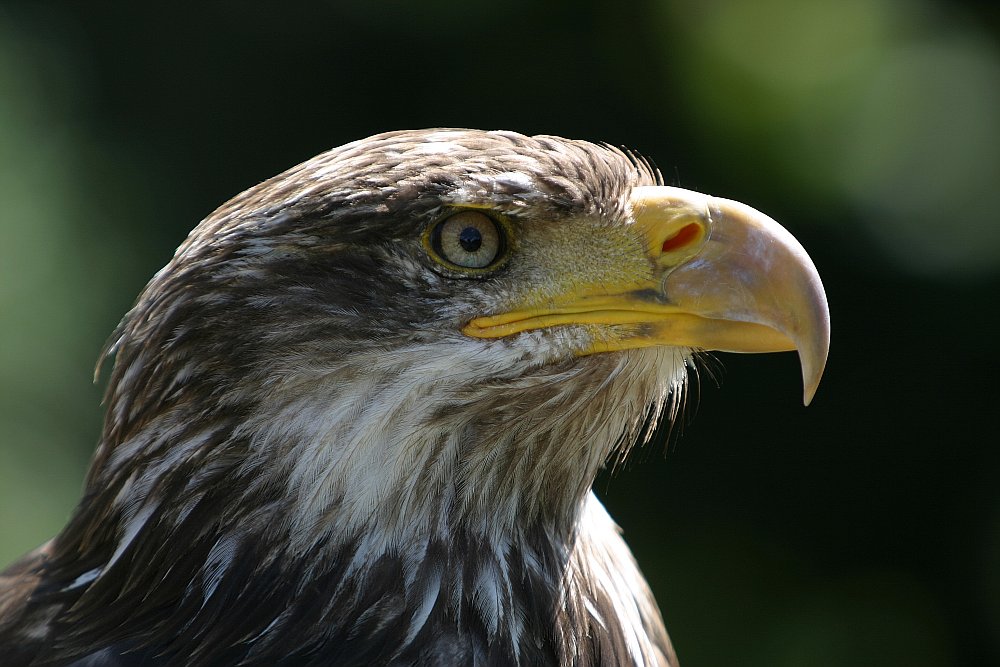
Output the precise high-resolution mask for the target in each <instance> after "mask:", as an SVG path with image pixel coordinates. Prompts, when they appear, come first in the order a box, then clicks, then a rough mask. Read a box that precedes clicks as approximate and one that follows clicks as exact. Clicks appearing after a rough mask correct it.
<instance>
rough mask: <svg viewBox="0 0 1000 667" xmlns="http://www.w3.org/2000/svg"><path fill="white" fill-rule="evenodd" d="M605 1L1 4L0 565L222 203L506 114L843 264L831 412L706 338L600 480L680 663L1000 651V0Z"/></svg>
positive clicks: (766, 359)
mask: <svg viewBox="0 0 1000 667" xmlns="http://www.w3.org/2000/svg"><path fill="white" fill-rule="evenodd" d="M620 4H624V3H610V2H607V3H605V2H599V1H597V0H587V1H581V0H574V1H572V2H569V1H562V0H560V1H557V2H548V3H539V2H535V1H534V0H508V1H507V2H503V3H496V2H494V3H473V2H459V1H458V0H455V1H448V0H428V1H426V2H423V3H419V4H417V3H405V2H393V3H388V2H376V1H368V0H365V1H363V0H354V1H350V2H340V3H333V2H329V3H320V2H306V3H281V4H275V5H272V6H270V7H267V8H264V7H257V6H256V5H253V4H251V3H246V2H235V1H230V2H217V3H211V4H205V5H203V6H199V7H198V9H196V10H191V11H183V10H180V9H164V8H163V7H161V6H154V5H149V6H140V5H139V3H114V4H104V5H97V4H92V3H72V2H68V1H65V2H49V3H46V4H45V5H44V6H42V5H41V3H37V4H28V3H23V4H22V3H17V2H11V1H10V0H5V1H3V2H0V565H3V564H6V563H7V562H9V561H11V560H13V559H14V558H16V557H17V556H18V555H19V554H21V553H22V552H25V551H27V550H29V549H31V548H33V547H35V546H37V545H38V544H39V543H41V542H43V541H44V540H46V539H48V538H49V537H51V536H52V535H53V534H54V533H55V532H56V531H57V530H58V529H59V528H60V527H61V526H62V524H63V523H64V522H65V520H66V518H67V516H68V514H69V512H70V511H71V509H72V507H73V505H74V503H75V501H76V499H77V496H78V494H79V491H80V488H81V483H82V479H83V475H84V471H85V469H86V465H87V461H88V459H89V456H90V454H91V452H92V449H93V447H94V444H95V443H96V440H97V437H98V432H99V427H100V419H101V410H100V407H99V401H100V394H101V388H100V385H98V386H94V385H93V384H92V383H91V373H92V369H93V363H94V361H95V359H96V357H97V353H98V351H99V349H100V347H101V345H102V344H103V342H104V340H105V338H106V336H107V335H108V334H109V333H110V331H111V330H112V328H113V327H114V325H115V324H116V323H117V321H118V319H119V318H120V316H121V315H122V314H123V313H124V312H125V311H126V310H127V309H128V308H129V306H130V305H131V303H132V300H133V299H134V297H135V295H136V294H137V293H138V292H139V290H140V289H141V288H142V286H143V285H144V284H145V282H146V281H147V280H148V279H149V277H150V276H151V275H152V274H153V273H154V272H155V271H156V270H158V269H159V268H160V267H161V266H162V265H163V264H164V263H165V262H166V261H167V260H168V259H169V257H170V255H171V254H172V252H173V249H174V248H175V247H176V246H177V244H178V243H180V241H181V240H182V239H183V238H184V236H185V235H186V234H187V232H188V231H189V230H190V229H191V228H192V227H193V226H194V225H195V224H196V223H197V222H198V221H199V220H200V219H201V218H203V217H204V216H206V215H207V214H208V213H210V212H211V211H212V210H213V209H214V208H215V207H216V206H217V205H219V204H221V203H222V202H223V201H225V200H226V199H228V198H229V197H230V196H232V195H234V194H235V193H237V192H239V191H240V190H242V189H244V188H246V187H249V186H251V185H253V184H255V183H257V182H259V181H261V180H263V179H265V178H267V177H269V176H272V175H273V174H275V173H277V172H279V171H281V170H283V169H285V168H287V167H289V166H291V165H293V164H296V163H298V162H300V161H302V160H304V159H307V158H309V157H311V156H312V155H314V154H316V153H319V152H320V151H322V150H325V149H327V148H330V147H333V146H336V145H339V144H342V143H345V142H347V141H351V140H354V139H358V138H362V137H365V136H368V135H370V134H373V133H376V132H381V131H384V130H390V129H401V128H418V127H431V126H460V127H479V128H485V129H498V128H500V129H513V130H518V131H520V132H524V133H527V134H534V133H552V134H559V135H562V136H567V137H571V138H578V139H590V140H595V141H607V142H609V143H612V144H616V145H623V146H626V147H628V148H632V149H635V150H637V151H639V152H641V153H642V154H644V155H646V156H647V157H648V158H650V159H651V160H652V161H653V162H654V163H655V164H656V165H657V166H658V167H659V168H660V169H661V171H662V172H663V174H664V176H665V179H666V181H667V182H668V184H671V185H680V186H682V187H686V188H690V189H694V190H699V191H703V192H708V193H711V194H718V195H721V196H726V197H729V198H733V199H738V200H740V201H743V202H746V203H748V204H751V205H753V206H755V207H757V208H759V209H761V210H763V211H765V212H767V213H769V214H770V215H772V216H773V217H775V218H776V219H777V220H779V221H780V222H782V223H783V224H784V225H785V226H786V227H788V228H789V229H790V230H791V231H792V232H793V233H794V234H795V235H796V236H797V237H798V238H799V240H800V241H801V242H802V244H803V245H804V246H805V247H806V248H807V249H808V250H809V252H810V254H811V255H812V257H813V259H814V260H815V262H816V264H817V266H818V267H819V270H820V273H821V275H822V276H823V278H824V281H825V283H826V287H827V291H828V295H829V297H830V306H831V313H832V320H833V344H832V349H831V357H830V363H829V365H828V368H827V373H826V376H825V378H824V381H823V384H822V385H821V386H820V390H819V393H818V395H817V397H816V399H815V401H814V403H813V406H812V407H810V408H808V409H805V408H803V407H802V406H801V404H800V397H801V391H800V385H799V382H800V381H799V371H798V367H797V362H796V359H795V357H794V355H790V354H783V355H759V356H752V357H738V356H735V355H717V358H718V362H717V363H712V364H710V365H709V368H708V369H707V370H705V371H703V372H702V373H701V382H700V384H699V385H698V388H697V389H696V390H695V391H693V392H692V394H693V395H692V400H691V401H689V406H688V410H687V413H686V414H687V418H686V419H685V420H684V423H683V424H682V425H681V426H680V427H678V428H675V429H674V433H673V434H672V435H671V437H670V438H669V439H668V438H667V437H666V434H663V436H664V437H663V438H661V442H660V443H658V444H656V445H653V446H650V447H648V448H646V449H645V450H642V451H640V452H638V453H637V454H636V455H634V456H633V458H632V460H631V462H630V463H629V464H628V465H627V466H626V467H625V469H623V470H619V471H617V472H616V473H615V474H613V475H612V474H606V475H604V476H602V477H601V478H600V479H599V480H598V483H597V490H598V493H599V494H600V495H601V497H602V498H603V499H604V500H605V502H606V504H607V505H608V506H609V509H610V510H611V513H612V515H613V516H615V517H616V519H617V520H618V521H619V523H620V524H621V525H622V527H623V529H624V530H625V535H626V538H627V539H628V541H629V543H630V544H631V546H632V547H633V550H634V551H635V553H636V556H637V558H638V559H639V561H640V563H641V565H642V567H643V569H644V571H645V573H646V574H647V576H648V577H649V579H650V582H651V583H652V585H653V588H654V590H655V591H656V593H657V597H658V599H659V601H660V603H661V607H662V608H663V611H664V616H665V617H666V621H667V626H668V628H669V630H670V632H671V635H672V636H673V639H674V642H675V645H676V647H677V650H678V654H679V656H680V657H681V659H682V661H683V663H684V664H685V666H686V667H691V666H697V665H710V666H711V665H729V664H740V665H761V666H769V667H775V666H777V667H782V666H786V665H787V666H790V667H791V666H797V665H812V666H819V667H825V666H826V665H830V666H833V665H846V664H879V665H890V664H899V665H903V664H905V665H915V666H922V665H935V666H937V665H970V666H971V665H984V664H998V663H1000V482H998V479H1000V449H998V447H997V441H998V438H997V436H996V433H995V430H996V423H997V416H996V415H997V412H996V410H997V406H996V403H997V398H998V397H1000V391H998V389H997V385H996V379H995V378H996V376H997V374H998V373H1000V345H998V329H1000V326H998V325H1000V316H998V314H997V310H996V308H997V301H998V299H1000V214H998V213H997V212H998V211H1000V111H998V109H1000V42H998V39H997V36H998V34H1000V9H997V8H995V7H994V8H992V9H990V8H984V7H981V6H980V5H978V4H971V3H970V4H967V5H963V4H961V3H955V2H947V3H946V2H943V0H942V1H939V2H934V1H932V0H925V1H920V0H910V1H906V2H904V1H902V0H899V1H893V0H840V1H835V0H761V1H759V2H739V1H736V0H712V1H709V2H700V3H694V2H682V1H681V0H659V1H653V0H646V1H644V2H639V3H630V6H629V7H622V6H619V5H620ZM183 548H184V545H178V549H183Z"/></svg>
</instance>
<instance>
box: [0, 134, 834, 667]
mask: <svg viewBox="0 0 1000 667" xmlns="http://www.w3.org/2000/svg"><path fill="white" fill-rule="evenodd" d="M656 183H657V177H656V176H655V175H654V173H653V172H651V170H650V169H649V168H648V167H647V165H646V164H645V163H644V162H642V161H640V160H636V159H634V158H633V157H632V156H630V155H628V154H625V153H622V152H620V151H618V150H615V149H612V148H608V147H606V146H597V145H594V144H590V143H586V142H578V141H568V140H564V139H559V138H554V137H533V138H532V137H525V136H522V135H518V134H515V133H510V132H493V133H486V132H478V131H471V130H429V131H421V132H393V133H388V134H384V135H378V136H376V137H372V138H369V139H366V140H363V141H360V142H355V143H352V144H348V145H346V146H343V147H340V148H337V149H334V150H332V151H330V152H328V153H324V154H322V155H320V156H318V157H316V158H314V159H313V160H310V161H308V162H305V163H303V164H302V165H299V166H297V167H294V168H292V169H291V170H289V171H287V172H285V173H284V174H281V175H279V176H276V177H275V178H273V179H271V180H269V181H267V182H265V183H262V184H261V185H259V186H257V187H255V188H251V189H250V190H247V191H246V192H244V193H242V194H240V195H238V196H237V197H235V198H234V199H232V200H231V201H230V202H228V203H227V204H225V205H223V206H222V207H221V208H219V209H218V210H217V211H216V212H215V213H213V214H212V215H211V216H209V217H208V218H207V219H206V220H205V221H203V222H202V223H201V224H200V225H198V227H197V228H195V230H194V231H193V232H192V233H191V235H190V236H189V238H188V239H187V240H186V241H185V242H184V243H183V244H182V245H181V247H180V248H179V249H178V251H177V254H176V255H175V257H174V258H173V260H172V261H171V262H170V263H169V264H168V265H167V266H166V267H165V268H164V269H163V270H162V271H160V272H159V273H158V274H157V275H156V276H155V277H154V278H153V279H152V280H151V282H150V283H149V285H148V286H147V287H146V288H145V290H144V291H143V292H142V294H141V295H140V297H139V299H138V301H137V303H136V305H135V307H134V308H133V309H132V310H131V311H130V312H129V313H128V314H127V315H126V316H125V318H124V319H123V321H122V323H121V324H120V325H119V327H118V329H117V330H116V332H115V334H114V336H113V337H112V340H111V343H110V345H109V350H108V353H109V355H113V357H114V367H113V370H112V372H111V377H110V380H109V383H108V389H107V394H106V411H107V412H106V418H105V423H104V429H103V433H102V436H101V441H100V445H99V447H98V449H97V452H96V454H95V457H94V461H93V464H92V466H91V469H90V472H89V474H88V477H87V481H86V488H85V492H84V496H83V498H82V500H81V501H80V504H79V506H78V508H77V510H76V512H75V513H74V515H73V517H72V519H71V520H70V522H69V524H68V525H67V527H66V528H65V529H64V530H63V531H62V532H61V533H60V534H59V535H58V536H57V537H56V538H54V539H53V540H52V541H51V542H50V543H48V544H46V545H45V546H43V547H42V548H41V549H39V550H38V551H36V552H34V553H32V554H29V555H28V556H26V557H25V558H24V559H22V560H21V561H19V562H17V563H15V564H14V565H13V566H12V567H11V568H9V569H8V570H7V571H6V572H5V573H4V574H3V575H2V576H0V646H2V647H3V649H4V656H5V657H4V664H8V665H172V664H186V665H228V664H232V665H237V664H239V665H325V664H336V665H390V664H391V665H418V664H419V665H440V664H462V665H464V664H469V665H514V664H520V665H546V664H550V665H579V666H581V667H583V666H586V665H619V664H642V665H649V664H660V665H673V664H676V661H675V658H674V654H673V650H672V648H671V646H670V642H669V640H668V639H667V635H666V632H665V630H664V628H663V623H662V620H661V618H660V614H659V612H658V611H657V607H656V604H655V602H654V601H653V598H652V595H651V594H650V592H649V589H648V587H647V586H646V584H645V582H644V581H643V579H642V577H641V575H640V574H639V571H638V569H637V567H636V565H635V563H634V561H633V560H632V557H631V555H630V554H629V552H628V549H627V547H626V546H625V544H624V542H623V541H622V540H621V538H620V537H619V535H618V532H617V530H616V528H615V527H614V525H613V523H612V522H611V520H610V519H609V518H608V516H607V514H606V513H605V512H604V510H603V508H602V507H601V506H600V504H599V503H598V502H597V500H596V499H595V498H594V497H593V495H592V494H591V492H590V485H591V483H592V481H593V479H594V476H595V475H596V473H597V471H598V470H599V468H600V467H601V465H602V464H603V463H604V461H605V460H606V459H607V458H608V457H609V456H611V455H612V454H614V453H616V452H620V451H621V450H622V449H623V448H626V447H628V446H630V445H631V444H632V443H633V442H635V441H636V440H637V439H641V438H642V433H643V428H644V426H648V425H649V424H650V423H652V422H655V421H656V420H657V419H658V418H659V417H660V416H662V415H668V416H669V415H671V414H672V413H673V412H674V411H675V409H676V405H677V403H676V401H677V400H678V398H679V396H680V395H681V391H682V388H683V383H684V381H685V371H686V367H687V365H688V364H689V363H690V360H691V355H692V349H691V346H690V345H681V344H678V345H663V344H657V345H654V346H650V345H641V346H632V344H631V343H623V342H622V341H629V340H632V339H633V338H635V337H636V336H642V335H646V333H644V332H646V329H645V328H644V327H645V326H646V325H642V324H636V323H630V322H625V323H616V322H611V323H608V324H606V325H605V324H600V323H598V324H595V323H593V322H590V321H579V322H568V323H562V324H557V325H553V326H534V325H524V326H523V330H521V331H517V332H514V333H511V334H500V333H497V334H493V333H491V331H492V330H490V329H489V328H488V327H487V328H484V329H482V330H481V331H480V330H473V329H471V328H470V327H473V325H474V324H475V323H477V322H486V324H489V322H490V321H487V320H482V319H477V318H483V317H488V316H496V315H498V314H502V313H505V312H511V311H512V309H515V310H516V308H517V307H521V306H523V305H524V304H529V305H532V304H534V305H532V307H533V308H534V307H537V305H538V304H551V303H557V302H559V299H561V298H562V297H561V295H562V294H564V293H567V291H572V292H574V293H576V292H582V293H586V294H591V293H593V292H594V290H597V289H600V288H603V286H606V285H609V284H613V283H616V281H618V282H620V281H622V280H626V281H631V282H629V283H628V284H629V285H639V284H640V283H641V282H642V281H649V280H653V279H659V278H657V276H658V275H659V272H660V271H661V269H660V268H658V267H659V265H657V264H656V262H657V261H660V260H657V259H655V258H654V260H651V259H650V258H649V256H648V255H647V254H645V253H646V252H647V251H646V250H644V247H645V243H646V241H644V239H645V238H646V237H645V236H643V234H647V232H642V233H640V231H641V230H639V227H640V226H641V225H640V224H639V223H640V222H641V220H640V216H639V213H637V212H635V211H636V210H637V209H634V193H635V192H636V188H639V187H641V186H651V185H655V184H656ZM630 197H631V198H633V199H630ZM457 211H472V212H473V214H472V215H468V216H467V217H466V218H461V219H460V220H462V221H463V222H462V223H461V224H460V225H458V226H457V227H456V229H458V230H459V231H460V232H461V233H460V234H458V233H457V232H456V233H455V235H454V236H453V237H451V236H449V237H447V238H445V239H444V241H442V240H441V238H440V235H441V234H442V232H441V229H442V226H441V225H442V224H443V222H442V221H445V220H447V219H448V218H449V216H451V215H453V214H454V213H455V212H457ZM483 216H485V217H483ZM465 220H472V221H473V222H472V223H469V224H466V223H465V222H464V221H465ZM637 220H638V221H639V222H637ZM479 224H481V225H483V226H481V227H476V225H479ZM446 229H450V228H446ZM447 233H449V234H450V233H452V232H450V231H449V232H447ZM493 235H495V236H496V239H498V240H496V239H494V236H493ZM705 236H706V240H704V241H699V242H705V243H707V242H708V240H707V236H708V235H707V234H706V235H705ZM685 238H687V237H685ZM494 241H495V242H496V243H497V244H498V245H497V246H496V248H495V250H496V253H495V254H493V253H492V252H491V250H490V246H486V247H484V245H483V244H484V243H486V244H488V243H491V242H494ZM657 243H659V241H657ZM673 247H674V246H672V245H671V246H668V244H667V242H666V241H664V242H663V249H662V251H661V250H660V249H658V247H657V248H654V250H656V252H663V253H666V251H667V250H668V249H670V250H671V252H673ZM692 252H693V250H692ZM475 253H479V254H480V255H482V256H483V257H484V258H485V259H483V262H485V265H484V266H480V265H478V264H475V263H476V262H480V260H479V259H478V257H479V255H476V254H475ZM483 253H486V254H483ZM487 260H488V261H487ZM463 262H464V263H463ZM661 263H662V262H661ZM633 292H634V293H635V294H638V295H639V298H643V299H649V300H650V302H651V303H652V302H654V301H655V302H657V303H659V302H662V301H664V299H663V298H662V297H656V296H655V295H653V296H650V290H648V289H645V290H640V289H639V288H638V287H635V288H634V289H633ZM587 298H590V297H587ZM656 307H659V306H656ZM484 326H486V325H484ZM789 335H790V336H791V334H789ZM792 337H793V338H794V336H792ZM595 346H603V347H601V348H600V350H599V349H597V347H595ZM608 346H611V348H615V346H617V348H618V349H608V350H607V351H605V352H602V353H596V352H600V351H601V350H604V349H605V348H608ZM824 356H825V351H824Z"/></svg>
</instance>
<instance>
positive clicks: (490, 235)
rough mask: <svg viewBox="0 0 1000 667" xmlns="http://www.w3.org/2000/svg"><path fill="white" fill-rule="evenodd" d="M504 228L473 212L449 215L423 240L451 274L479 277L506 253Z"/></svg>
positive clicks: (498, 223) (477, 212) (493, 267)
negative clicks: (453, 272)
mask: <svg viewBox="0 0 1000 667" xmlns="http://www.w3.org/2000/svg"><path fill="white" fill-rule="evenodd" d="M507 231H508V230H507V228H506V225H503V224H501V223H500V222H497V221H496V220H495V219H493V218H492V217H491V216H488V215H486V214H485V213H482V212H481V211H475V210H463V211H458V212H457V213H453V214H452V215H449V216H448V217H446V218H444V219H442V220H439V221H438V222H437V223H436V224H434V225H433V226H432V227H431V228H430V229H429V230H428V233H427V234H426V235H425V237H424V244H425V246H427V248H428V250H429V251H430V255H431V257H432V258H433V259H434V260H435V261H437V262H438V263H440V264H442V265H444V266H445V267H446V268H447V269H449V270H451V271H456V272H461V273H465V274H471V275H479V274H482V273H484V272H487V271H491V270H493V269H495V268H496V266H497V265H498V264H499V263H500V262H501V261H502V260H503V258H504V256H505V255H506V250H507V238H506V237H507Z"/></svg>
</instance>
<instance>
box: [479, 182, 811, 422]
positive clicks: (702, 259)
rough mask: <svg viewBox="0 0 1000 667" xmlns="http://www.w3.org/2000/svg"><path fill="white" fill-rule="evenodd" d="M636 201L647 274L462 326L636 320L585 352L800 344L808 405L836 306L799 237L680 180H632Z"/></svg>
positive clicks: (509, 330) (494, 334) (488, 333)
mask: <svg viewBox="0 0 1000 667" xmlns="http://www.w3.org/2000/svg"><path fill="white" fill-rule="evenodd" d="M631 207H632V214H633V219H634V224H635V226H636V228H637V229H638V230H639V231H640V232H641V234H642V237H643V239H644V241H645V244H646V252H647V254H648V259H649V261H650V262H651V264H652V271H651V277H650V278H649V280H643V281H639V282H636V281H631V282H630V283H628V284H622V285H620V286H617V287H616V286H608V285H605V286H604V287H602V288H601V289H600V290H598V291H595V290H594V289H587V290H580V291H579V292H575V293H572V294H566V295H564V296H563V297H560V298H558V299H556V300H555V301H554V302H551V303H546V304H542V305H538V306H532V307H528V308H525V309H518V310H514V311H511V312H507V313H503V314H501V315H493V316H489V317H479V318H476V319H474V320H472V321H471V322H469V324H467V325H466V326H465V327H464V328H463V331H464V333H466V334H467V335H469V336H474V337H477V338H499V337H503V336H509V335H513V334H516V333H519V332H521V331H527V330H530V329H540V328H547V327H552V326H560V325H568V324H590V325H633V326H624V327H622V326H616V327H614V329H613V332H611V331H609V334H608V335H606V336H600V337H597V339H596V340H595V342H594V343H593V344H592V345H591V346H590V347H589V348H588V349H586V350H584V351H583V352H582V354H593V353H599V352H610V351H615V350H624V349H633V348H639V347H651V346H657V345H670V346H683V347H691V348H697V349H703V350H718V351H725V352H781V351H785V350H796V349H797V350H798V352H799V359H800V361H801V364H802V378H803V384H804V401H805V403H806V405H808V404H809V402H810V401H811V400H812V397H813V395H814V394H815V393H816V389H817V387H818V386H819V381H820V378H821V376H822V375H823V369H824V367H825V366H826V358H827V352H828V350H829V347H830V313H829V309H828V306H827V301H826V293H825V291H824V290H823V283H822V282H821V281H820V277H819V274H818V273H817V271H816V267H815V266H814V265H813V262H812V260H811V259H810V258H809V256H808V255H807V254H806V251H805V250H804V249H803V248H802V246H801V245H800V244H799V242H798V241H796V240H795V238H794V237H793V236H792V235H791V234H789V233H788V231H786V230H785V229H784V228H783V227H782V226H781V225H779V224H778V223H777V222H775V221H774V220H772V219H771V218H769V217H767V216H766V215H764V214H763V213H760V212H759V211H756V210H754V209H752V208H750V207H749V206H746V205H744V204H740V203H739V202H735V201H730V200H727V199H717V198H715V197H709V196H707V195H703V194H699V193H697V192H691V191H689V190H682V189H680V188H674V187H665V186H650V187H639V188H635V189H634V190H633V191H632V194H631Z"/></svg>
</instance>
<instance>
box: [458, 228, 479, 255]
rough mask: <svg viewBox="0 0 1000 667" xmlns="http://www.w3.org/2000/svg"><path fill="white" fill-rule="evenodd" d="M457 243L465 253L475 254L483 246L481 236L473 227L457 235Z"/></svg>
mask: <svg viewBox="0 0 1000 667" xmlns="http://www.w3.org/2000/svg"><path fill="white" fill-rule="evenodd" d="M458 242H459V244H460V245H461V246H462V250H464V251H465V252H476V251H477V250H479V246H481V245H483V235H482V234H481V233H480V232H479V230H478V229H476V228H475V227H466V228H465V229H463V230H462V231H461V233H460V234H459V235H458Z"/></svg>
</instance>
